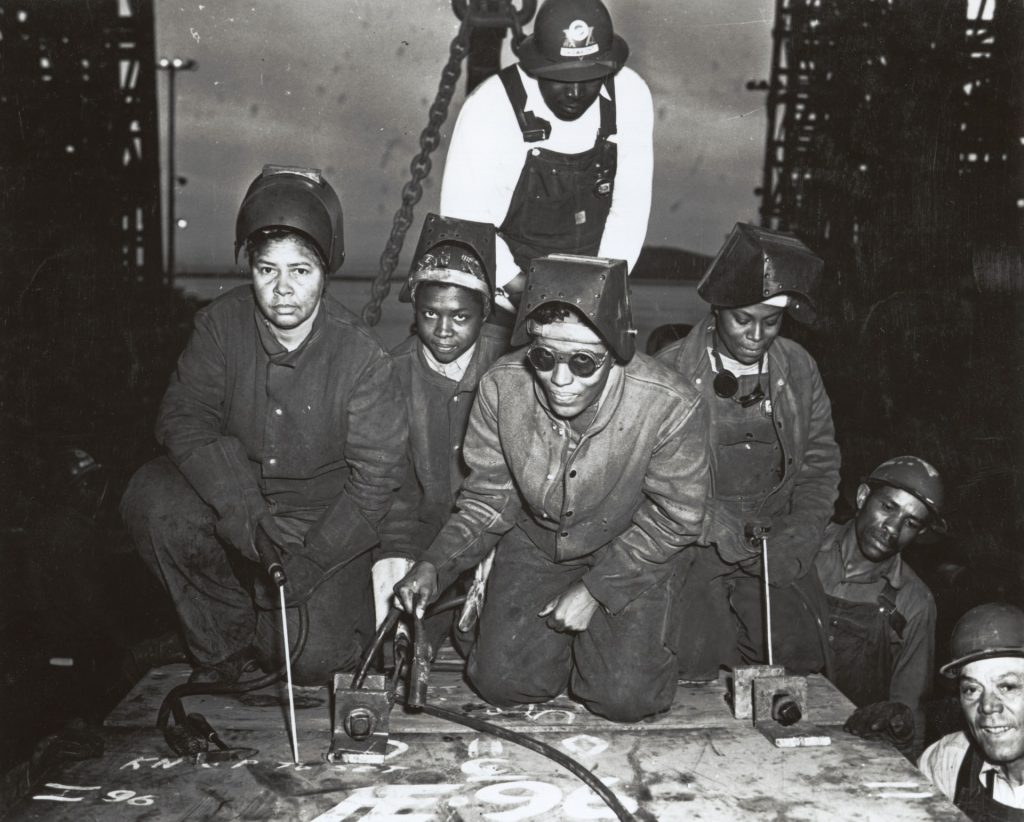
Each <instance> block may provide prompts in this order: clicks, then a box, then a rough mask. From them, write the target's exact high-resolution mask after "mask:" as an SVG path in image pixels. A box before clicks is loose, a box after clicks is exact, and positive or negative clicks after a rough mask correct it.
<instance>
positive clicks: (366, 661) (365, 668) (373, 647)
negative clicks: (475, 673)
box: [349, 594, 466, 691]
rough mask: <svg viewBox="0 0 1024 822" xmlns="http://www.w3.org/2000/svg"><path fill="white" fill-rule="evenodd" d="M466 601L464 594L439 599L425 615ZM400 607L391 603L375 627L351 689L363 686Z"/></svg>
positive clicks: (398, 613)
mask: <svg viewBox="0 0 1024 822" xmlns="http://www.w3.org/2000/svg"><path fill="white" fill-rule="evenodd" d="M465 602H466V597H465V595H464V594H460V595H458V596H454V597H450V598H449V599H444V600H439V601H437V602H435V603H434V604H433V605H431V606H430V607H429V608H427V611H426V614H425V616H428V617H431V616H434V614H440V613H442V612H444V611H449V610H451V609H452V608H458V607H459V606H460V605H463V604H464V603H465ZM402 613H403V611H402V609H401V608H399V607H398V606H397V605H393V606H392V607H391V608H390V609H389V610H388V613H387V616H385V617H384V620H383V621H382V622H381V624H380V627H379V628H377V633H375V634H374V635H373V639H372V640H371V641H370V644H369V645H368V646H367V647H366V650H365V651H364V652H363V658H362V659H361V660H360V661H359V668H358V669H357V670H356V674H355V676H353V677H352V684H351V685H350V686H349V687H350V688H351V689H352V690H353V691H357V690H359V689H360V688H362V687H363V681H364V680H365V679H366V674H367V673H368V672H369V670H370V664H371V663H372V662H373V660H374V658H375V657H376V656H377V653H378V651H380V646H381V645H382V644H383V642H384V637H386V636H387V635H388V634H389V633H390V632H391V631H392V630H393V629H394V627H395V625H396V624H397V623H398V620H399V618H400V617H401V616H402ZM437 670H444V668H438V669H437ZM459 670H460V671H461V670H462V666H461V665H460V666H459Z"/></svg>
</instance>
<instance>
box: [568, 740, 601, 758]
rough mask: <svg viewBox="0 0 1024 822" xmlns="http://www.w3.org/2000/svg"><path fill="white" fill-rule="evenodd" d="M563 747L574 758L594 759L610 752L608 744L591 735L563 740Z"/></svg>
mask: <svg viewBox="0 0 1024 822" xmlns="http://www.w3.org/2000/svg"><path fill="white" fill-rule="evenodd" d="M562 747H563V748H565V749H566V750H567V751H568V752H569V753H570V754H572V755H573V756H576V757H581V758H584V759H593V758H594V757H596V756H600V755H601V754H603V753H604V752H605V751H606V750H608V742H607V740H604V739H600V738H598V737H596V736H590V735H589V734H577V735H576V736H570V737H567V738H565V739H563V740H562Z"/></svg>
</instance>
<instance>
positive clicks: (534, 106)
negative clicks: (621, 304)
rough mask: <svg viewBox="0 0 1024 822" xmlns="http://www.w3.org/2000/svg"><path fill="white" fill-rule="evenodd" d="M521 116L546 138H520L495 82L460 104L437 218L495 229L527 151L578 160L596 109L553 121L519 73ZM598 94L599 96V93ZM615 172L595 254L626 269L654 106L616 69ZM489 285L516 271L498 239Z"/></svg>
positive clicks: (644, 184) (639, 236)
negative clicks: (533, 120)
mask: <svg viewBox="0 0 1024 822" xmlns="http://www.w3.org/2000/svg"><path fill="white" fill-rule="evenodd" d="M519 75H520V77H521V78H522V80H523V88H524V89H525V90H526V106H525V108H526V110H527V111H532V112H534V114H536V115H537V116H538V117H540V118H542V119H544V120H547V121H548V122H549V123H550V124H551V135H550V136H549V137H548V139H547V140H540V141H538V142H535V143H527V142H524V140H523V135H522V132H521V131H520V129H519V122H518V121H517V120H516V115H515V111H514V110H513V108H512V104H511V102H509V99H508V95H507V94H506V93H505V87H504V85H503V84H502V82H501V78H499V77H498V76H497V75H495V76H494V77H491V78H489V79H487V80H486V81H484V82H483V83H481V84H480V85H479V86H477V88H476V89H474V91H473V93H472V94H471V95H470V96H469V97H468V98H467V99H466V102H465V104H464V105H463V107H462V111H461V112H460V114H459V119H458V120H457V122H456V123H455V130H454V132H453V133H452V140H451V145H450V147H449V148H448V158H447V160H446V161H445V168H444V177H443V179H442V182H441V213H442V214H444V215H445V216H446V217H459V218H462V219H467V220H477V221H479V222H484V223H492V224H494V225H495V226H499V227H500V226H501V224H502V223H503V222H504V220H505V215H506V214H507V213H508V208H509V204H510V203H511V201H512V194H513V193H514V192H515V189H516V183H518V181H519V175H520V173H521V171H522V169H523V163H524V162H525V161H526V154H527V152H528V151H530V150H531V149H533V148H545V149H548V150H549V151H556V152H559V153H561V154H578V153H580V152H582V151H587V150H588V149H590V148H592V147H593V145H594V141H595V140H596V138H597V131H598V128H599V127H600V125H601V104H600V101H599V100H595V101H594V103H593V105H591V106H590V108H588V109H587V110H586V111H585V112H584V113H583V114H582V115H581V116H580V117H579V118H578V119H576V120H572V121H567V120H561V119H559V118H558V117H557V116H556V115H555V113H554V112H552V111H551V109H549V108H548V106H547V104H546V103H545V102H544V98H543V97H541V94H540V88H539V87H538V85H537V81H536V80H535V79H534V78H532V77H530V76H529V75H528V74H526V72H524V71H523V70H522V69H521V68H520V69H519ZM601 95H602V96H607V90H606V89H605V88H603V87H602V89H601ZM615 106H616V118H615V120H616V130H617V133H616V134H613V135H611V136H610V137H609V140H611V141H613V142H615V143H617V145H618V149H617V153H618V168H617V171H616V174H615V187H614V191H613V194H612V203H611V210H610V212H609V214H608V220H607V222H606V223H605V228H604V234H603V235H602V237H601V245H600V248H599V249H598V256H600V257H611V258H614V259H621V260H625V261H626V262H627V264H628V266H629V270H630V271H632V269H633V265H634V264H635V263H636V260H637V257H639V256H640V249H641V248H642V247H643V244H644V238H645V236H646V235H647V220H648V218H649V217H650V213H651V184H652V178H653V173H654V152H653V130H654V104H653V102H652V100H651V92H650V89H649V88H648V87H647V83H645V82H644V80H643V78H641V77H640V75H639V74H637V73H636V72H635V71H633V70H632V69H629V68H622V69H620V70H619V72H618V74H616V75H615ZM496 252H497V277H496V279H497V284H498V285H499V286H503V285H505V284H506V283H507V282H509V281H510V280H511V279H512V278H513V277H515V276H516V274H518V273H519V266H517V265H516V263H515V261H514V260H513V258H512V252H511V251H510V250H509V247H508V245H506V243H505V241H504V240H503V239H502V238H501V237H498V241H497V245H496Z"/></svg>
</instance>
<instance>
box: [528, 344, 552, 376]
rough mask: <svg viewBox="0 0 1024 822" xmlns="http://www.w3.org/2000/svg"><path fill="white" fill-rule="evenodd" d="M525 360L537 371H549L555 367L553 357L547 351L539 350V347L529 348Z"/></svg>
mask: <svg viewBox="0 0 1024 822" xmlns="http://www.w3.org/2000/svg"><path fill="white" fill-rule="evenodd" d="M526 358H527V359H528V360H529V361H530V364H531V365H532V366H533V367H534V368H536V369H537V370H538V371H550V370H551V369H552V368H554V367H555V355H554V354H552V353H551V352H550V351H548V349H546V348H541V347H540V346H534V347H533V348H531V349H530V350H529V351H528V352H527V354H526Z"/></svg>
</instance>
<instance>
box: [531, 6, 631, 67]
mask: <svg viewBox="0 0 1024 822" xmlns="http://www.w3.org/2000/svg"><path fill="white" fill-rule="evenodd" d="M518 56H519V65H520V66H522V68H523V69H524V70H525V71H526V72H527V73H528V74H530V75H531V76H533V77H539V78H542V79H545V80H557V81H560V82H564V83H575V82H583V81H586V80H597V79H599V78H601V77H606V76H608V75H609V74H614V73H615V72H617V71H618V70H619V69H620V68H622V66H623V65H625V63H626V58H627V57H629V46H627V45H626V41H625V40H623V39H622V38H621V37H619V35H617V34H616V33H615V31H614V29H613V28H612V18H611V15H610V14H609V13H608V9H607V8H605V5H604V3H602V2H601V0H547V2H545V3H544V5H542V6H541V7H540V11H538V12H537V19H536V20H535V21H534V24H533V34H531V35H529V36H528V37H526V38H525V39H524V40H523V42H522V43H521V44H520V46H519V51H518Z"/></svg>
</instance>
